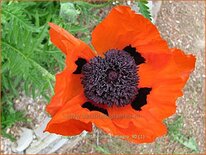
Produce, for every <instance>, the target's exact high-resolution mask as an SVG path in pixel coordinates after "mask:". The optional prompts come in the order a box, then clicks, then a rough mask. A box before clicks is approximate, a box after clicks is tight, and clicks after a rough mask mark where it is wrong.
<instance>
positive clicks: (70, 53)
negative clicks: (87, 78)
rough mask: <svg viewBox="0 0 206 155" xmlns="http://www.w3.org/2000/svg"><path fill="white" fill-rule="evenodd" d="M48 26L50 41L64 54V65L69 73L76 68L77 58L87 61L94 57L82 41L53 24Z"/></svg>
mask: <svg viewBox="0 0 206 155" xmlns="http://www.w3.org/2000/svg"><path fill="white" fill-rule="evenodd" d="M49 25H50V27H51V28H50V31H49V33H50V38H51V41H52V43H53V44H54V45H55V46H56V47H58V48H59V49H60V50H61V51H62V52H63V53H64V54H66V65H67V67H68V69H69V70H70V71H71V72H74V71H75V69H76V67H77V66H76V64H75V61H76V60H77V59H78V58H84V59H85V60H89V59H91V58H93V57H94V56H95V54H94V53H93V52H92V50H91V49H90V47H89V46H88V45H87V44H85V43H84V42H83V41H81V40H79V39H77V38H75V37H74V36H73V35H72V34H70V33H69V32H67V31H66V30H64V29H63V28H61V27H59V26H57V25H55V24H53V23H49Z"/></svg>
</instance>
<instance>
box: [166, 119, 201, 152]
mask: <svg viewBox="0 0 206 155" xmlns="http://www.w3.org/2000/svg"><path fill="white" fill-rule="evenodd" d="M182 124H183V119H182V117H180V116H179V117H177V119H176V120H175V121H174V122H172V123H170V124H168V129H169V134H168V135H169V137H170V138H171V139H172V140H174V141H177V142H179V143H180V144H182V145H183V146H185V147H187V148H189V149H191V150H192V151H194V152H195V153H197V152H199V150H198V146H197V143H196V141H195V139H194V138H193V137H188V136H187V135H185V134H183V133H182V132H181V129H182Z"/></svg>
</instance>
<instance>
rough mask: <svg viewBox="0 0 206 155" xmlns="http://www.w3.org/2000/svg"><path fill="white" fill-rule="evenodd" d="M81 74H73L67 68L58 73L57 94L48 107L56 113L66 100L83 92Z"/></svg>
mask: <svg viewBox="0 0 206 155" xmlns="http://www.w3.org/2000/svg"><path fill="white" fill-rule="evenodd" d="M80 78H81V75H78V74H72V73H71V72H70V71H69V70H68V69H67V68H66V69H65V70H64V71H62V72H61V73H59V74H57V75H56V84H55V89H54V91H55V94H54V96H53V97H52V99H51V101H50V103H49V104H48V105H47V107H46V111H47V112H48V113H49V114H50V115H52V116H53V115H54V114H55V113H56V112H57V111H58V110H59V109H60V108H61V107H62V106H63V105H64V104H65V103H66V102H68V101H69V100H70V99H72V98H73V97H75V96H77V95H78V94H79V93H80V92H82V90H83V87H82V85H81V79H80Z"/></svg>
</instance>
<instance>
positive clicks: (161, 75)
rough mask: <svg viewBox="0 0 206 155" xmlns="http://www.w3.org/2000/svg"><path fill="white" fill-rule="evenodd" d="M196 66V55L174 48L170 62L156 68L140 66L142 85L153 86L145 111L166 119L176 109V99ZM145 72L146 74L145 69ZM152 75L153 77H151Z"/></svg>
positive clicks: (180, 94)
mask: <svg viewBox="0 0 206 155" xmlns="http://www.w3.org/2000/svg"><path fill="white" fill-rule="evenodd" d="M194 67H195V57H194V56H192V55H186V54H184V53H183V52H182V51H181V50H179V49H172V50H171V56H170V60H169V61H168V63H167V64H166V65H165V66H164V67H163V68H161V69H156V70H154V69H153V68H152V66H149V64H145V66H144V65H142V67H140V68H139V73H140V74H139V76H140V85H141V86H142V87H145V86H146V87H152V91H151V92H150V94H149V95H148V96H147V104H146V105H145V106H143V107H142V110H143V111H150V112H151V114H152V115H154V116H155V117H156V118H157V119H160V120H162V119H165V118H166V117H169V116H171V115H172V114H174V113H175V111H176V100H177V98H178V97H180V96H182V94H183V93H182V89H183V88H184V85H185V84H186V82H187V80H188V78H189V75H190V73H191V72H192V71H193V70H194ZM143 69H146V70H145V74H144V70H143ZM151 77H152V78H151Z"/></svg>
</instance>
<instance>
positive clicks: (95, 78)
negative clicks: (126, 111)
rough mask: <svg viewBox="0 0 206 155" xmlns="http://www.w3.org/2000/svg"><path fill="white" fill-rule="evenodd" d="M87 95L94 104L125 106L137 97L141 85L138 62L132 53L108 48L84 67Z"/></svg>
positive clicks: (83, 73) (84, 84)
mask: <svg viewBox="0 0 206 155" xmlns="http://www.w3.org/2000/svg"><path fill="white" fill-rule="evenodd" d="M82 75H83V79H82V84H83V87H84V94H85V96H86V97H87V98H88V99H89V100H91V101H93V102H94V103H95V104H106V105H108V106H113V105H116V106H124V105H127V104H130V103H131V101H132V100H133V99H134V98H135V96H136V94H137V91H138V88H137V85H138V76H137V65H136V64H135V61H134V59H133V58H132V57H131V56H130V54H129V53H127V52H125V51H121V50H115V49H112V50H109V51H107V52H106V53H105V57H104V58H102V57H95V58H93V59H91V60H90V61H89V62H88V63H87V64H85V65H84V66H83V68H82Z"/></svg>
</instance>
